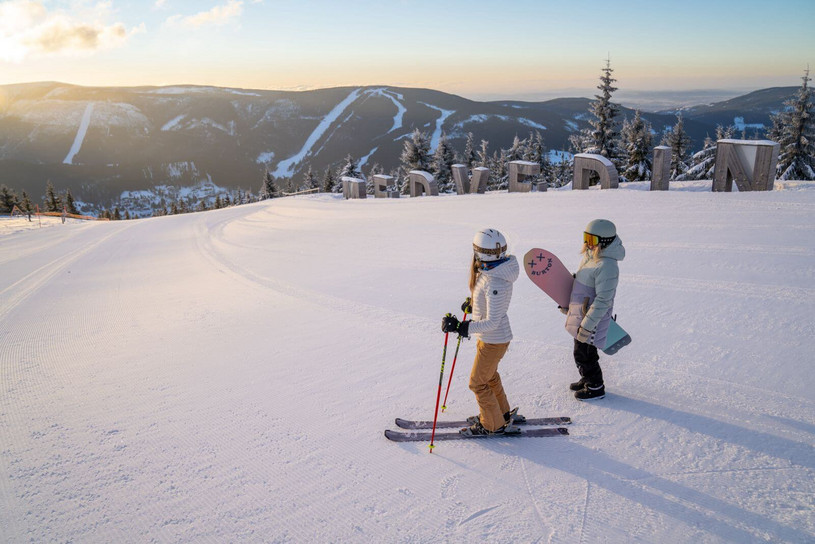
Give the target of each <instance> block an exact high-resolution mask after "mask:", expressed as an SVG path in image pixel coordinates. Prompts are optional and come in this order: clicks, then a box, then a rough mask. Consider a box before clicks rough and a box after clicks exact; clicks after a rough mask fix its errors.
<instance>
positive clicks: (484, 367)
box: [442, 229, 520, 435]
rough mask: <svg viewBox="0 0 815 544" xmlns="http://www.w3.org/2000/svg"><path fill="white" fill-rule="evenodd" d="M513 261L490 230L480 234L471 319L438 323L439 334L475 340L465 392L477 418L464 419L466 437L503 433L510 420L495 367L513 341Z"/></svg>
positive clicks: (475, 244)
mask: <svg viewBox="0 0 815 544" xmlns="http://www.w3.org/2000/svg"><path fill="white" fill-rule="evenodd" d="M519 272H520V267H519V265H518V260H517V259H516V258H515V257H514V256H513V255H509V254H508V253H507V241H506V238H504V235H503V234H501V233H500V232H498V231H497V230H495V229H482V230H480V231H478V232H477V233H476V235H475V237H474V238H473V261H472V264H471V266H470V294H471V297H469V298H467V300H465V301H464V304H463V305H462V310H464V311H465V312H466V313H468V314H471V315H472V319H471V320H470V321H462V322H459V320H458V319H456V318H455V317H454V316H447V317H445V318H444V319H443V320H442V331H444V332H456V333H458V334H460V335H461V336H464V337H468V336H469V334H470V333H473V334H474V335H475V337H476V339H477V340H478V342H477V346H476V355H475V360H474V361H473V369H472V371H471V373H470V390H471V391H472V392H473V393H475V398H476V401H477V402H478V408H479V415H478V416H473V417H472V418H469V419H468V422H471V423H472V425H470V427H466V428H464V429H462V430H461V433H462V434H466V435H485V434H496V433H503V432H504V431H506V430H507V425H508V423H509V420H510V408H509V402H508V401H507V396H506V394H505V393H504V388H503V386H502V385H501V376H499V374H498V363H499V362H500V361H501V359H502V358H503V356H504V354H505V353H506V351H507V348H509V342H510V341H511V340H512V329H511V328H510V326H509V317H508V316H507V310H508V309H509V302H510V299H511V298H512V283H513V282H514V281H515V280H517V279H518V274H519Z"/></svg>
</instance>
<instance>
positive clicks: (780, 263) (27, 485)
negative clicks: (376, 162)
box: [0, 182, 815, 544]
mask: <svg viewBox="0 0 815 544" xmlns="http://www.w3.org/2000/svg"><path fill="white" fill-rule="evenodd" d="M646 188H647V185H646V184H632V185H626V186H625V187H623V188H621V189H618V190H608V191H600V190H590V191H568V190H566V191H557V190H550V191H549V192H548V193H528V194H506V193H491V194H487V195H468V196H454V195H446V196H441V197H421V198H402V199H380V200H374V199H366V200H348V201H346V200H342V199H341V198H339V197H337V196H336V195H317V196H313V197H295V198H288V199H278V200H272V201H266V202H262V203H258V204H253V205H247V206H242V207H236V208H228V209H224V210H218V211H211V212H205V213H198V214H190V215H182V216H170V217H160V218H153V219H144V220H136V221H121V222H107V223H106V222H91V223H88V222H81V223H80V222H77V223H69V224H66V225H62V224H53V226H51V227H50V228H33V229H28V230H13V229H5V228H4V227H3V225H6V224H7V223H6V221H9V222H11V221H24V220H21V219H2V220H0V233H3V234H5V235H3V236H0V269H2V274H0V346H1V347H2V349H0V527H1V528H2V530H0V532H1V533H2V540H3V541H6V542H27V541H31V542H50V541H55V542H147V541H158V542H205V541H209V542H360V543H370V542H455V543H471V542H506V543H510V542H511V543H517V542H554V543H574V542H604V543H605V542H612V543H628V542H648V543H660V544H662V543H693V544H698V543H732V542H739V543H744V542H799V543H804V542H813V541H815V515H813V513H814V512H815V397H813V394H812V392H813V390H815V378H814V377H813V373H812V372H811V366H812V353H813V348H815V343H814V342H813V337H815V336H814V335H815V330H813V320H812V308H813V304H815V287H814V286H813V280H815V273H814V272H813V271H814V270H815V267H813V263H815V245H814V244H813V242H812V233H813V232H815V184H814V183H785V184H778V185H777V190H776V191H773V192H769V193H731V194H724V193H711V192H709V188H710V185H709V182H707V187H706V190H705V187H704V186H703V183H702V182H693V183H688V184H681V183H676V184H672V190H671V191H670V192H658V193H652V192H649V191H647V190H645V189H646ZM596 217H606V218H609V219H612V220H613V221H615V222H616V223H617V225H618V229H619V232H620V235H621V237H622V239H623V241H624V244H625V246H626V248H627V257H626V259H625V260H624V261H623V262H622V263H621V266H620V269H621V277H620V285H619V290H618V295H617V304H616V307H615V310H616V313H617V314H618V319H619V322H620V323H621V324H622V325H623V327H625V328H626V329H627V330H628V331H629V332H630V333H631V335H632V337H633V339H634V342H633V343H632V344H631V345H630V346H628V347H626V348H624V349H623V350H622V351H621V352H620V353H618V354H617V355H615V356H613V357H608V356H603V357H602V359H601V360H602V364H603V368H604V372H605V376H606V385H607V390H608V394H607V396H606V398H605V399H603V400H601V401H597V402H595V403H592V404H590V403H580V402H578V401H576V400H575V399H574V398H573V397H572V396H571V394H570V392H569V391H568V384H569V382H571V381H574V380H575V379H576V378H577V374H576V371H575V369H574V363H573V361H572V356H571V347H572V342H571V340H570V338H569V336H568V335H567V333H566V332H565V331H564V329H563V316H562V315H561V314H560V313H559V312H558V311H557V309H556V308H555V307H554V304H553V303H552V302H551V301H550V300H549V299H548V298H547V297H546V296H545V295H543V293H542V292H540V291H539V290H538V289H537V288H536V287H534V286H533V285H532V283H531V282H529V281H528V280H527V279H526V278H525V277H521V278H520V279H519V280H518V282H517V283H516V285H515V291H514V296H513V300H512V305H511V307H510V318H511V320H512V327H513V330H514V333H515V339H514V340H513V342H512V345H511V347H510V350H509V352H508V354H507V356H506V358H505V360H504V361H503V362H502V363H501V366H500V370H501V374H502V377H503V381H504V385H505V388H506V390H507V393H508V395H509V399H510V402H511V403H512V404H513V405H518V406H520V409H521V412H522V413H524V414H526V415H527V416H544V415H569V416H571V417H572V418H573V419H574V424H573V425H572V426H571V428H570V433H571V434H570V435H569V436H568V437H558V438H543V439H514V440H500V439H498V440H490V441H481V442H455V443H452V442H437V446H436V448H435V453H433V454H429V453H428V448H427V443H413V444H396V443H392V442H389V441H387V440H386V439H385V437H384V436H383V433H382V431H383V430H384V429H386V428H394V425H393V418H394V417H397V416H400V417H407V418H422V419H426V418H432V416H433V408H434V405H435V399H436V392H437V390H438V381H439V368H440V362H441V351H442V342H443V334H442V333H441V331H440V330H439V325H440V321H441V316H442V315H443V314H444V313H446V312H454V313H456V314H458V315H460V314H461V312H460V310H459V306H460V304H461V301H462V300H463V299H464V297H465V296H467V290H466V281H467V266H468V260H469V258H470V257H471V249H470V241H471V239H472V236H473V233H474V232H475V230H476V229H478V228H480V227H483V226H487V225H489V226H492V227H496V228H499V229H501V230H502V231H503V232H504V233H505V234H506V235H507V237H508V239H509V242H510V250H511V251H512V252H514V253H515V254H517V255H519V256H522V255H523V254H524V252H526V251H527V250H528V249H529V248H532V247H536V246H537V247H544V248H547V249H550V250H552V251H553V252H554V253H556V254H557V255H559V256H560V257H561V259H562V260H563V261H564V263H565V264H566V265H567V266H569V267H570V268H571V269H574V267H575V266H576V265H577V263H578V260H579V254H578V250H579V246H580V243H581V232H582V230H583V228H584V226H585V224H586V223H587V222H588V221H589V220H591V219H594V218H596ZM451 340H452V339H451ZM454 344H455V342H454V341H451V347H450V349H449V350H448V356H447V368H446V372H445V386H446V382H447V376H448V375H449V370H450V367H451V364H452V359H453V348H454ZM473 352H474V342H473V341H464V342H462V346H461V351H460V353H459V356H458V360H457V366H456V369H455V374H454V377H453V383H452V386H451V392H450V398H449V399H448V410H447V412H446V413H445V414H443V415H442V416H441V417H442V418H444V419H461V418H464V417H466V416H469V415H472V414H473V413H475V411H476V406H475V401H474V399H473V395H472V393H471V392H470V391H469V390H468V388H467V378H468V374H469V367H470V365H471V362H472V357H473Z"/></svg>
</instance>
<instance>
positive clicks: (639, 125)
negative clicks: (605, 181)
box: [620, 110, 653, 181]
mask: <svg viewBox="0 0 815 544" xmlns="http://www.w3.org/2000/svg"><path fill="white" fill-rule="evenodd" d="M620 134H621V136H622V141H623V145H624V146H625V150H626V155H627V160H626V166H625V170H624V172H623V177H625V179H626V180H627V181H647V180H650V179H651V169H652V168H653V165H652V162H651V159H650V158H649V154H650V153H651V141H652V137H651V125H650V124H649V123H647V122H645V121H644V120H643V118H642V115H641V114H640V110H637V111H636V112H635V113H634V120H633V121H631V122H628V120H627V119H626V120H625V121H623V129H622V131H621V133H620Z"/></svg>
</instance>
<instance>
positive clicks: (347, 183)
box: [340, 176, 368, 198]
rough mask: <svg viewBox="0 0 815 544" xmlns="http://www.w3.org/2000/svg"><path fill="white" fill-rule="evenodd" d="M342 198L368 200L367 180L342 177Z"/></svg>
mask: <svg viewBox="0 0 815 544" xmlns="http://www.w3.org/2000/svg"><path fill="white" fill-rule="evenodd" d="M340 179H341V181H342V196H343V197H345V198H368V194H367V193H366V192H365V180H364V179H359V178H352V177H349V176H342V178H340Z"/></svg>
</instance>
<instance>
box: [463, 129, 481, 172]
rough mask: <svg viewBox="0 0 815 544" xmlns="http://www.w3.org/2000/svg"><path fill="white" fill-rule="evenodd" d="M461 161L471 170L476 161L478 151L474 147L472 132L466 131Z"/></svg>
mask: <svg viewBox="0 0 815 544" xmlns="http://www.w3.org/2000/svg"><path fill="white" fill-rule="evenodd" d="M463 161H464V164H465V165H466V166H467V169H469V170H472V168H473V166H475V163H476V161H478V153H477V151H476V149H475V140H474V138H473V133H472V132H468V133H467V141H466V142H465V143H464V157H463Z"/></svg>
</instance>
